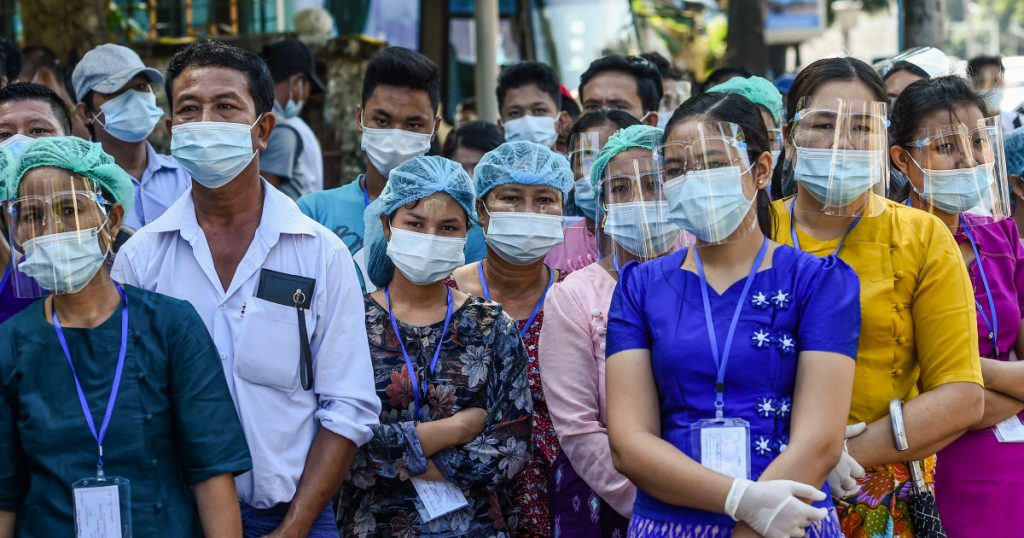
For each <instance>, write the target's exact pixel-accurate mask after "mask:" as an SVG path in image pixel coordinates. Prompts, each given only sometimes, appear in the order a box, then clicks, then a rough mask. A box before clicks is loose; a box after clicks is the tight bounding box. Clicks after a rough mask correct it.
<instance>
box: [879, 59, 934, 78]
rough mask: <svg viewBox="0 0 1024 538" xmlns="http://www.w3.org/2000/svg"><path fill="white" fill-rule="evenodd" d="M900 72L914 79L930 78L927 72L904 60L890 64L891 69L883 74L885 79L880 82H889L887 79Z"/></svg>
mask: <svg viewBox="0 0 1024 538" xmlns="http://www.w3.org/2000/svg"><path fill="white" fill-rule="evenodd" d="M900 71H906V72H908V73H910V74H911V75H914V76H915V77H921V78H931V77H930V76H929V75H928V72H927V71H925V70H924V69H921V68H920V67H918V66H917V65H916V64H913V63H910V62H908V61H906V60H900V61H898V62H896V63H894V64H892V67H891V68H889V72H888V73H886V74H885V77H883V78H882V80H889V77H891V76H893V75H894V74H896V73H899V72H900Z"/></svg>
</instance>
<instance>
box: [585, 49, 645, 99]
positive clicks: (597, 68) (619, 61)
mask: <svg viewBox="0 0 1024 538" xmlns="http://www.w3.org/2000/svg"><path fill="white" fill-rule="evenodd" d="M608 71H618V72H620V73H626V74H627V75H630V76H632V77H633V78H635V79H636V93H637V96H638V97H640V103H641V105H642V107H643V111H644V112H652V111H656V110H658V105H659V104H660V103H661V97H662V96H663V95H664V93H665V89H664V88H662V87H661V74H660V73H658V68H657V67H655V65H654V64H653V63H651V62H650V61H649V60H647V59H645V58H641V57H639V56H622V55H619V54H613V55H611V56H605V57H604V58H598V59H596V60H594V61H593V62H591V64H590V67H587V70H586V71H584V72H583V74H582V75H580V98H581V99H582V98H583V93H584V92H583V89H584V88H585V87H586V85H587V83H588V82H590V80H591V79H592V78H594V77H596V76H597V75H599V74H601V73H605V72H608Z"/></svg>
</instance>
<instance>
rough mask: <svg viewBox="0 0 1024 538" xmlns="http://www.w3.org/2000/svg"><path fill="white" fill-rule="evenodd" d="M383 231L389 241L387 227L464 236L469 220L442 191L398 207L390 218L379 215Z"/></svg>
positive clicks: (463, 211)
mask: <svg viewBox="0 0 1024 538" xmlns="http://www.w3.org/2000/svg"><path fill="white" fill-rule="evenodd" d="M381 219H382V220H383V222H384V232H385V234H386V236H387V238H388V239H389V240H390V239H391V228H392V227H394V228H398V229H401V230H407V231H410V232H417V233H422V234H430V235H437V236H441V237H466V233H467V232H468V231H469V220H468V218H467V217H466V211H465V210H464V209H462V206H461V205H459V203H458V202H456V201H455V199H454V198H452V197H451V195H450V194H448V193H446V192H436V193H434V194H431V195H430V196H427V197H426V198H423V199H421V200H419V201H418V202H415V203H412V204H406V205H404V206H401V207H399V208H398V210H397V211H395V213H394V215H392V216H391V220H390V222H389V221H388V220H387V216H386V215H381Z"/></svg>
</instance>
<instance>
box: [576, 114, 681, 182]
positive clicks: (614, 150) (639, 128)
mask: <svg viewBox="0 0 1024 538" xmlns="http://www.w3.org/2000/svg"><path fill="white" fill-rule="evenodd" d="M664 135H665V131H664V130H662V129H659V128H657V127H651V126H650V125H630V126H629V127H626V128H625V129H619V130H618V131H615V133H614V134H612V135H611V136H609V137H608V142H606V143H605V145H604V147H602V148H601V151H599V152H598V153H597V157H594V165H593V166H592V167H591V168H590V183H591V184H592V185H593V186H594V192H595V193H597V198H598V200H600V199H601V176H603V175H604V169H605V168H607V167H608V163H609V162H611V160H612V159H613V158H615V156H616V155H618V154H620V153H622V152H623V151H626V150H627V149H633V148H641V149H649V150H651V151H654V147H655V146H656V145H657V144H659V143H661V138H662V137H663V136H664Z"/></svg>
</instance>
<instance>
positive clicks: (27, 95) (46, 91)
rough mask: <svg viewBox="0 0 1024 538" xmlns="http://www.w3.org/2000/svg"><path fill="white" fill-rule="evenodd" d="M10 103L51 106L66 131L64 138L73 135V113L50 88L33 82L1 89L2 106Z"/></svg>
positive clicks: (0, 102)
mask: <svg viewBox="0 0 1024 538" xmlns="http://www.w3.org/2000/svg"><path fill="white" fill-rule="evenodd" d="M8 101H42V102H44V103H46V104H48V105H50V110H52V111H53V116H54V117H55V118H57V123H58V124H60V128H61V129H62V130H63V131H64V133H63V134H64V136H70V135H71V111H70V110H68V106H67V104H66V103H65V102H64V100H63V99H61V98H60V97H58V96H57V94H56V93H55V92H54V91H53V90H51V89H50V88H48V87H46V86H43V85H42V84H33V83H31V82H15V83H14V84H8V85H7V87H5V88H3V89H0V104H2V103H6V102H8Z"/></svg>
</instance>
